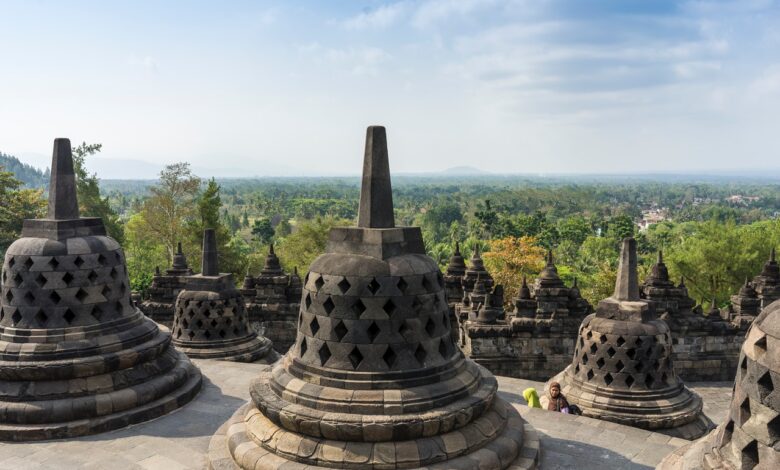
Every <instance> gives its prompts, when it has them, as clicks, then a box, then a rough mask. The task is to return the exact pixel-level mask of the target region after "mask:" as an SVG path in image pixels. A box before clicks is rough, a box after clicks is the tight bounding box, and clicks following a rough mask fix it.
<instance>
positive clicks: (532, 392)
mask: <svg viewBox="0 0 780 470" xmlns="http://www.w3.org/2000/svg"><path fill="white" fill-rule="evenodd" d="M523 398H525V401H526V402H527V403H528V406H529V407H531V408H541V407H542V404H541V403H540V402H539V394H538V393H536V389H535V388H533V387H532V388H526V389H525V390H523Z"/></svg>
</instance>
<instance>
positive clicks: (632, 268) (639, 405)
mask: <svg viewBox="0 0 780 470" xmlns="http://www.w3.org/2000/svg"><path fill="white" fill-rule="evenodd" d="M553 380H554V381H557V382H560V384H561V388H562V391H563V393H564V395H565V396H566V398H567V399H568V401H569V403H572V404H576V405H578V406H579V407H580V408H581V409H582V410H583V414H584V415H586V416H590V417H593V418H599V419H604V420H607V421H613V422H617V423H620V424H626V425H630V426H636V427H639V428H644V429H650V430H653V431H657V432H663V433H666V434H670V435H674V436H677V437H682V438H685V439H695V438H698V437H701V436H702V435H703V434H704V433H706V432H707V431H708V430H709V429H710V427H711V426H710V422H709V420H708V419H707V418H706V417H705V416H704V414H703V413H702V401H701V398H700V397H699V396H698V395H696V394H695V393H693V392H691V391H690V390H688V389H687V388H686V387H685V386H684V385H683V383H682V381H681V380H680V379H679V378H678V376H677V375H676V374H675V372H674V366H673V364H672V357H671V335H670V333H669V327H668V325H667V324H666V323H665V322H664V321H663V320H659V319H658V318H657V317H656V313H655V309H654V306H653V304H652V303H651V302H648V301H647V300H643V299H641V298H640V295H639V282H638V278H637V255H636V241H635V240H634V239H633V238H627V239H624V240H623V246H622V248H621V252H620V265H619V267H618V275H617V282H616V283H615V293H614V294H613V295H612V297H609V298H607V299H604V300H602V301H600V302H599V304H598V307H597V308H596V312H595V313H594V314H592V315H588V316H587V317H585V320H583V322H582V325H581V326H580V331H579V338H578V341H577V345H576V347H575V351H574V360H573V361H572V364H571V365H570V366H569V367H567V368H566V369H565V370H564V371H563V372H561V373H560V374H558V375H557V376H556V377H555V378H553ZM548 387H549V384H548ZM548 387H546V388H548Z"/></svg>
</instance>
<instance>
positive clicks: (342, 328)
mask: <svg viewBox="0 0 780 470" xmlns="http://www.w3.org/2000/svg"><path fill="white" fill-rule="evenodd" d="M333 332H334V333H336V338H338V339H339V341H341V340H342V339H344V337H345V336H347V333H349V330H348V329H347V326H346V325H344V322H343V321H341V320H339V322H338V323H336V327H335V328H333Z"/></svg>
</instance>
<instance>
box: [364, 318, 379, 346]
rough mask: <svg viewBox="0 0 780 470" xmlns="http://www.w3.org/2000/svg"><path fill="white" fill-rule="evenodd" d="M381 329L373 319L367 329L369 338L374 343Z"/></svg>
mask: <svg viewBox="0 0 780 470" xmlns="http://www.w3.org/2000/svg"><path fill="white" fill-rule="evenodd" d="M380 331H381V330H380V329H379V326H378V325H377V324H376V322H374V321H372V322H371V324H370V325H369V326H368V329H367V330H366V333H368V339H370V340H371V342H372V343H373V342H374V340H375V339H376V337H377V336H379V332H380Z"/></svg>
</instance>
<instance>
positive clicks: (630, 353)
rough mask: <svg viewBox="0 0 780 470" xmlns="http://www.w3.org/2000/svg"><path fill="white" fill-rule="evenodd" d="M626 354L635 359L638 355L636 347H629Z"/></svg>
mask: <svg viewBox="0 0 780 470" xmlns="http://www.w3.org/2000/svg"><path fill="white" fill-rule="evenodd" d="M626 356H627V357H628V358H629V359H633V358H634V357H635V356H636V349H634V348H628V349H627V350H626Z"/></svg>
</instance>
